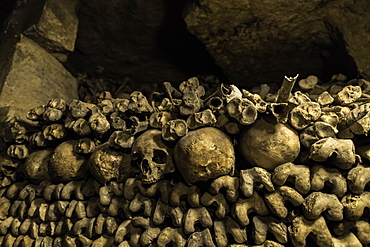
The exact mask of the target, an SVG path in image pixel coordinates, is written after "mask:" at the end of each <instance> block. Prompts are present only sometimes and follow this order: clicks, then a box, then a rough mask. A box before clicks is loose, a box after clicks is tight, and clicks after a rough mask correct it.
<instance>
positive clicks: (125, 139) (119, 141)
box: [108, 131, 135, 149]
mask: <svg viewBox="0 0 370 247" xmlns="http://www.w3.org/2000/svg"><path fill="white" fill-rule="evenodd" d="M134 141H135V137H134V136H133V135H132V134H131V133H130V132H129V131H114V132H113V133H112V134H111V135H110V137H109V139H108V143H109V146H111V147H113V148H116V149H119V148H131V147H132V144H133V143H134Z"/></svg>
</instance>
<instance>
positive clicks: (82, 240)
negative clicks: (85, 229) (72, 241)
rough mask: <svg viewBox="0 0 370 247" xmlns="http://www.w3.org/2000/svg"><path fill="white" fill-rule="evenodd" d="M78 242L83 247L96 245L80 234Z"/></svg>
mask: <svg viewBox="0 0 370 247" xmlns="http://www.w3.org/2000/svg"><path fill="white" fill-rule="evenodd" d="M76 240H77V244H81V245H82V246H91V245H93V244H94V242H93V241H92V240H91V239H89V238H87V237H86V236H84V235H82V234H79V235H78V236H77V239H76Z"/></svg>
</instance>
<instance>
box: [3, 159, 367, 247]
mask: <svg viewBox="0 0 370 247" xmlns="http://www.w3.org/2000/svg"><path fill="white" fill-rule="evenodd" d="M355 169H361V170H360V172H359V173H358V174H359V175H360V176H362V178H360V179H358V181H360V182H361V183H363V184H361V185H356V186H357V187H356V186H355V187H354V188H356V190H355V191H352V194H346V189H344V188H346V187H347V185H346V180H345V179H344V178H343V177H342V175H341V174H340V173H339V172H338V171H337V170H336V169H327V168H324V167H322V166H319V165H318V166H315V167H313V168H312V171H311V173H313V175H310V170H309V168H308V167H305V166H299V165H298V166H297V165H293V164H292V163H286V164H283V165H281V166H279V167H277V168H276V169H275V171H274V172H273V173H272V176H271V174H270V173H268V172H267V171H266V170H264V169H262V168H257V167H255V168H252V169H248V170H242V171H241V173H240V178H238V177H231V176H223V177H220V178H217V179H216V180H214V181H213V182H212V184H211V186H210V187H209V192H205V193H204V194H203V195H201V192H200V190H199V188H198V187H196V186H190V187H189V186H187V185H185V184H183V183H182V182H180V183H177V184H175V186H172V185H171V184H170V182H169V181H167V180H161V181H159V182H157V183H156V184H153V185H151V186H150V187H144V186H143V185H142V184H141V181H140V180H138V179H135V178H129V179H128V180H127V181H126V183H125V184H124V185H123V184H120V183H116V182H110V183H109V184H108V185H107V186H100V185H99V184H98V183H97V182H95V180H92V179H90V180H88V181H86V182H85V181H73V182H70V183H68V184H66V185H64V184H59V185H54V184H46V182H45V184H40V185H38V186H37V185H33V184H28V182H27V181H24V182H17V183H15V184H13V185H12V186H10V187H9V188H8V189H7V190H6V191H5V189H3V191H2V193H3V195H5V197H4V196H3V197H1V200H2V203H1V205H2V207H1V208H2V214H1V219H3V221H2V223H1V224H0V233H1V234H2V235H5V234H6V233H7V232H10V233H11V234H12V236H13V238H12V239H15V237H17V236H19V235H25V234H26V233H27V232H28V231H29V230H30V229H31V228H30V227H31V226H32V224H33V225H34V226H33V227H34V228H37V227H39V228H38V231H40V227H41V225H40V224H41V222H44V223H43V224H48V223H45V222H53V223H51V224H52V225H53V224H54V225H55V224H56V222H58V221H59V222H63V223H59V224H62V226H63V224H65V222H66V220H67V221H68V220H69V221H71V220H73V219H75V220H78V222H80V223H79V224H77V223H75V224H73V227H74V228H73V229H72V228H71V229H69V230H68V231H67V232H68V233H71V234H72V235H74V236H76V235H78V234H81V233H78V231H82V230H81V229H82V228H86V227H87V225H86V224H88V225H89V226H91V224H93V225H94V224H95V225H96V223H97V222H100V221H102V222H103V221H104V222H105V223H101V225H102V226H99V227H98V228H97V229H101V228H102V227H106V230H105V231H104V232H110V233H111V234H110V235H115V236H117V232H118V229H119V226H120V225H121V224H128V223H129V222H130V224H133V226H135V227H137V226H139V227H141V228H144V230H145V229H146V230H148V229H149V228H150V229H151V228H154V229H156V230H150V232H151V234H152V231H155V232H156V233H158V234H157V235H155V234H154V235H155V237H153V239H151V240H150V241H153V240H154V239H157V241H159V239H161V238H159V237H158V236H159V234H160V232H162V231H163V230H164V229H161V227H159V226H160V225H162V224H163V223H164V221H165V219H166V218H168V217H169V218H170V219H172V226H171V227H172V228H171V229H177V228H178V229H177V230H178V231H179V229H181V231H182V232H181V234H182V237H183V238H184V239H186V237H185V236H186V235H189V234H200V233H197V232H195V231H196V230H195V225H196V224H197V223H198V222H199V223H200V224H201V225H202V227H203V228H205V229H208V228H212V227H213V231H214V232H215V234H216V235H217V234H218V233H217V231H219V229H225V231H226V232H228V233H229V234H232V235H233V236H234V240H235V241H236V242H238V243H244V242H246V241H247V237H246V226H248V225H249V224H250V222H252V224H253V226H254V229H259V230H258V231H256V230H255V232H254V233H253V234H254V235H253V236H254V237H253V238H254V241H255V243H256V244H262V243H264V242H265V240H266V234H267V232H269V231H270V232H272V234H273V235H274V236H275V238H276V240H277V241H278V242H280V243H282V244H283V243H286V242H287V241H288V232H289V231H290V236H291V239H292V241H293V243H294V244H295V245H296V246H301V243H300V242H299V241H305V238H306V237H307V235H308V234H309V233H310V232H313V233H314V234H316V235H317V238H318V239H321V237H320V236H321V235H320V234H321V233H322V231H320V232H315V231H316V230H315V229H316V228H315V227H312V228H310V229H311V230H310V231H308V232H306V229H307V227H301V226H300V225H302V224H303V225H305V224H307V225H312V224H314V225H315V224H320V225H321V226H320V227H321V228H317V229H322V227H323V226H322V224H324V223H325V222H326V220H330V221H337V222H338V225H337V228H336V229H335V230H334V232H335V234H338V235H341V237H344V236H347V235H348V234H349V232H348V229H351V228H355V229H357V228H359V229H357V230H358V234H357V238H358V239H359V241H361V242H362V244H368V243H369V241H370V239H369V238H366V237H363V236H362V235H364V236H366V234H362V229H364V230H366V229H368V225H369V224H368V223H367V222H366V221H364V220H362V218H361V216H362V215H363V212H364V209H365V208H366V207H367V208H370V204H369V202H370V192H368V191H363V190H364V188H365V185H366V183H367V182H369V180H370V177H369V176H367V177H366V176H364V174H368V172H367V173H366V171H367V170H366V169H370V168H363V167H361V166H358V167H356V168H353V170H355ZM363 169H365V170H363ZM351 171H352V170H351ZM350 174H352V173H351V172H349V175H348V176H350ZM290 178H294V180H293V182H294V183H295V188H292V187H289V186H286V185H284V184H285V182H286V181H287V180H289V179H290ZM310 179H311V181H310ZM347 179H348V178H347ZM328 182H329V183H330V184H331V185H332V188H333V194H326V193H322V192H312V193H311V194H309V195H308V196H307V197H306V198H305V199H304V198H303V197H302V195H301V194H306V193H308V192H309V191H310V189H311V190H321V189H322V188H323V187H324V186H325V183H328ZM256 184H258V185H259V188H260V189H261V186H263V187H264V188H265V190H266V193H265V195H264V196H261V195H260V193H258V192H256V191H255V190H254V187H255V186H256ZM275 186H276V188H275ZM310 187H311V188H310ZM239 192H241V193H242V194H243V195H239ZM354 193H356V194H354ZM158 194H159V195H160V199H158V200H157V202H155V200H154V199H153V197H157V195H158ZM184 196H186V198H187V199H186V201H185V202H184V201H183V200H182V198H183V197H184ZM263 197H264V199H263ZM72 198H74V199H73V200H71V201H68V200H70V199H72ZM340 198H342V199H341V201H340V200H339V199H340ZM286 201H290V202H291V203H292V204H293V205H294V206H296V207H298V206H301V210H302V211H303V215H304V216H297V217H296V218H295V219H294V220H293V221H292V222H291V225H290V226H289V227H287V226H286V224H285V223H283V221H284V220H283V219H285V220H286V219H289V217H291V218H293V217H294V216H296V215H293V214H294V212H293V211H290V210H289V209H288V208H286V207H285V206H284V203H285V202H286ZM214 203H216V204H217V208H216V209H215V210H214V213H212V214H213V215H211V213H210V211H209V210H208V209H209V208H210V207H212V205H213V204H214ZM269 210H270V211H271V212H272V213H273V214H274V215H276V216H278V218H280V220H277V219H275V218H273V217H269V216H268V215H269ZM253 212H254V213H256V214H257V215H258V216H255V217H253V218H252V220H251V219H249V214H250V213H253ZM343 212H344V216H345V220H343ZM121 214H123V218H124V219H127V220H125V221H123V222H121V223H120V222H119V219H118V218H120V217H118V216H121ZM103 215H108V216H106V217H105V216H103ZM137 215H140V216H137ZM99 217H100V221H98V220H97V219H99ZM102 218H104V220H103V219H102ZM213 219H214V220H213ZM139 221H145V222H146V223H145V224H146V225H145V224H144V223H140V224H139V223H134V222H139ZM288 221H289V220H288ZM112 222H113V223H112ZM315 222H319V223H315ZM320 222H321V223H320ZM107 224H108V225H107ZM135 224H136V225H135ZM222 224H223V226H222ZM230 224H231V226H230ZM325 224H326V223H325ZM36 225H37V226H36ZM56 225H57V224H56ZM22 226H23V227H22ZM62 226H60V227H62ZM216 226H217V227H216ZM359 226H361V227H359ZM364 226H365V228H364ZM44 227H46V225H45V226H44ZM91 227H92V226H91ZM366 227H367V228H366ZM46 228H47V229H51V228H52V226H48V227H46ZM67 228H68V227H67ZM126 228H127V227H125V229H126ZM21 229H22V230H21ZM63 229H64V228H63ZM94 229H95V228H94ZM108 229H109V230H108ZM130 229H131V228H130ZM216 229H217V230H216ZM260 229H265V230H263V231H262V230H260ZM294 229H295V230H294ZM126 230H127V229H126ZM141 230H142V231H141V232H140V234H139V235H141V234H142V233H143V231H144V230H143V229H141ZM346 230H347V231H346ZM30 231H31V230H30ZM35 231H36V230H34V233H32V234H33V235H32V234H31V235H32V236H33V238H34V239H36V238H37V235H35V234H36V233H35ZM43 231H44V230H43ZM48 231H50V233H47V234H46V235H47V236H50V235H48V234H52V232H51V231H52V230H48ZM91 231H93V230H91ZM261 231H262V232H261ZM297 231H298V232H301V233H300V234H298V235H293V234H292V233H295V234H296V232H297ZM302 231H304V232H306V233H305V234H303V233H302ZM194 232H195V233H194ZM235 232H238V234H236V233H235ZM57 233H59V232H58V231H57ZM64 233H65V232H63V233H61V234H64ZM326 233H330V231H329V230H328V231H326ZM95 234H96V235H99V231H97V232H95ZM121 234H122V233H121V232H120V236H122V235H121ZM127 234H128V233H127ZM181 234H180V235H181ZM184 234H185V235H184ZM202 234H205V235H204V236H203V235H202V236H203V237H202V239H203V238H205V239H207V237H206V236H207V231H205V232H203V233H202ZM219 234H221V235H222V234H225V232H221V233H219ZM235 234H236V235H235ZM240 234H241V235H240ZM40 235H45V234H44V233H40ZM57 235H58V234H56V235H55V236H57ZM85 235H86V234H85ZM225 235H226V234H225ZM52 236H54V235H52ZM89 236H91V235H89ZM130 236H132V233H131V232H130ZM171 236H173V235H171ZM325 236H326V239H327V240H326V241H334V240H333V239H334V238H333V237H332V235H331V234H329V235H325ZM328 236H330V238H329V237H328ZM9 238H10V237H9ZM351 238H354V236H352V237H351ZM189 239H192V238H190V237H189V238H188V241H189ZM211 239H212V238H211ZM217 239H218V240H217V241H221V239H220V238H217ZM297 239H299V240H297ZM14 241H15V240H14ZM76 241H77V240H76ZM86 241H87V240H86ZM122 241H123V240H122ZM130 241H134V240H130ZM137 241H144V242H145V241H146V240H140V238H139V239H137ZM148 241H149V240H148ZM161 241H162V240H161ZM176 241H177V240H176ZM184 241H185V240H184ZM222 241H224V243H226V244H227V243H228V242H227V239H223V240H222ZM222 241H221V242H222ZM295 241H296V242H295ZM297 241H298V242H297ZM335 241H336V240H335ZM116 242H117V241H116ZM185 242H186V241H185ZM130 244H132V243H131V242H130ZM141 244H143V243H141ZM217 244H218V245H219V246H227V245H224V244H221V243H217ZM302 246H304V245H302Z"/></svg>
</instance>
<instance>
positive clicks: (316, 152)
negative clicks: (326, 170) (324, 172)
mask: <svg viewBox="0 0 370 247" xmlns="http://www.w3.org/2000/svg"><path fill="white" fill-rule="evenodd" d="M333 154H335V155H334V160H333V163H334V164H335V165H336V166H338V167H339V168H341V169H349V168H351V166H352V165H354V164H355V162H356V154H355V146H354V144H353V141H352V140H348V139H335V138H331V137H328V138H324V139H321V140H319V141H317V142H315V143H314V144H313V145H312V146H311V148H310V159H312V160H314V161H318V162H324V161H326V160H327V159H328V158H329V157H332V156H333Z"/></svg>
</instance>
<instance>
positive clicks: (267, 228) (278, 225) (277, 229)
mask: <svg viewBox="0 0 370 247" xmlns="http://www.w3.org/2000/svg"><path fill="white" fill-rule="evenodd" d="M253 227H254V231H253V238H254V242H255V243H256V244H263V243H264V242H265V241H266V236H267V233H268V232H271V233H272V234H273V235H274V236H275V238H276V240H277V241H278V242H279V243H282V244H286V243H288V228H287V226H286V225H285V224H284V223H283V222H279V221H277V220H275V219H274V218H273V217H260V216H255V217H253Z"/></svg>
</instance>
